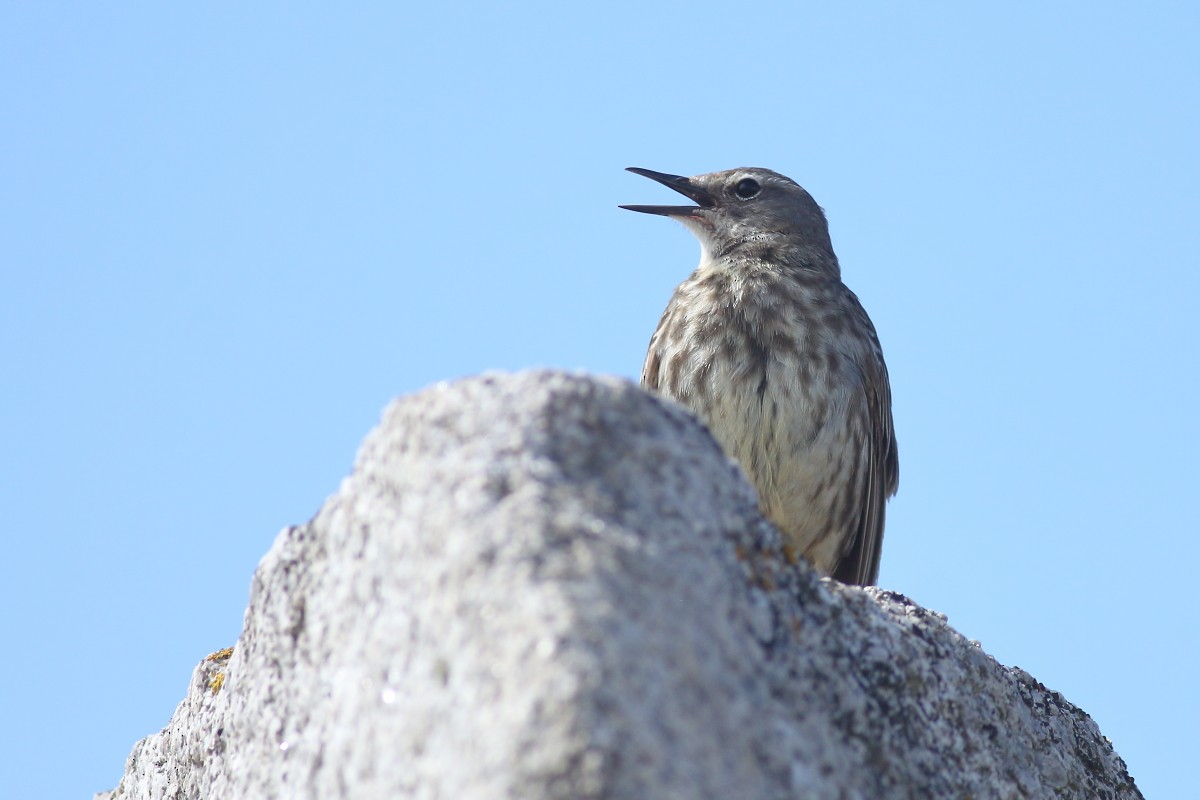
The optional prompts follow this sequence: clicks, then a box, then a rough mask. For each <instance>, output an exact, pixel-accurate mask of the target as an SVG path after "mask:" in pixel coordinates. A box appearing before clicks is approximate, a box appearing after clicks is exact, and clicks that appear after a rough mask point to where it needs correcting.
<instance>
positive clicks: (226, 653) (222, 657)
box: [204, 647, 233, 661]
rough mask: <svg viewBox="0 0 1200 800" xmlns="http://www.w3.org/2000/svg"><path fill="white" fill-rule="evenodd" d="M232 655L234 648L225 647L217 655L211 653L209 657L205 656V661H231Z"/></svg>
mask: <svg viewBox="0 0 1200 800" xmlns="http://www.w3.org/2000/svg"><path fill="white" fill-rule="evenodd" d="M231 655H233V648H232V647H224V648H221V649H220V650H218V651H217V652H215V653H209V654H208V655H207V656H205V658H204V660H205V661H226V660H228V659H229V657H230V656H231Z"/></svg>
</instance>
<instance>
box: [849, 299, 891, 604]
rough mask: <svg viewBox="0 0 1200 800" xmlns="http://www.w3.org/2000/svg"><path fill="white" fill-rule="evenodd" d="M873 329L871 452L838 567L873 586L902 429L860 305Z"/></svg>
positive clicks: (868, 377)
mask: <svg viewBox="0 0 1200 800" xmlns="http://www.w3.org/2000/svg"><path fill="white" fill-rule="evenodd" d="M857 310H858V311H859V312H860V313H861V316H862V319H863V320H864V321H865V323H866V325H867V327H868V329H869V330H870V331H871V339H872V344H873V345H874V348H873V356H874V357H873V358H870V359H868V362H869V363H867V364H865V365H862V368H863V378H864V380H865V384H866V389H867V391H866V409H865V411H866V413H865V415H864V417H865V423H866V424H865V426H864V427H865V430H864V434H865V435H866V440H867V447H866V453H865V459H866V464H865V466H866V468H867V474H866V479H865V480H864V481H863V482H862V487H861V490H860V491H861V494H860V495H859V497H858V508H859V515H858V524H857V530H855V531H854V535H853V536H852V537H851V540H850V542H848V549H847V551H846V553H845V555H843V556H842V558H841V560H840V561H838V564H837V566H836V567H835V568H834V570H833V577H835V578H837V579H838V580H839V581H842V582H843V583H851V584H858V585H861V586H870V585H872V584H874V583H875V581H876V579H877V578H878V577H879V556H880V554H881V553H882V552H883V518H884V506H885V505H886V504H887V499H888V498H889V497H891V496H892V495H894V494H895V493H896V489H897V487H898V486H899V483H900V461H899V458H898V456H897V452H896V435H895V431H894V430H893V428H892V390H891V385H890V383H889V382H888V373H887V365H886V364H884V362H883V351H882V350H881V348H880V347H879V340H878V338H877V337H876V336H875V329H874V327H873V326H871V323H870V321H869V320H868V319H867V315H866V312H865V311H862V308H861V306H860V307H859V308H858V309H857Z"/></svg>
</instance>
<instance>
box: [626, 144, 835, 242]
mask: <svg viewBox="0 0 1200 800" xmlns="http://www.w3.org/2000/svg"><path fill="white" fill-rule="evenodd" d="M628 169H629V171H630V172H633V173H636V174H638V175H642V176H645V177H647V178H650V179H651V180H654V181H658V182H659V183H661V184H663V185H664V186H667V187H670V188H671V189H674V190H675V191H677V192H679V193H680V194H682V195H683V196H685V197H687V198H689V199H690V200H692V201H693V202H694V203H695V204H696V205H694V206H641V205H637V206H621V208H627V209H629V210H630V211H640V212H642V213H645V214H659V215H661V216H664V217H671V218H673V219H677V220H679V221H680V222H682V223H683V224H684V225H686V226H687V227H688V229H690V230H691V231H692V233H694V234H695V235H696V238H697V239H699V240H700V246H701V247H702V248H703V249H704V251H705V253H706V255H707V257H708V258H714V259H715V258H721V257H724V256H731V255H736V254H737V253H738V252H739V251H741V252H744V253H745V254H747V255H753V254H755V253H761V252H763V251H767V252H770V253H772V254H773V256H774V257H775V258H790V257H793V256H794V257H797V258H799V259H801V260H804V261H809V260H812V259H814V258H815V259H817V260H826V259H834V261H833V263H834V264H836V259H835V258H834V255H833V245H832V244H831V243H830V241H829V226H828V224H827V223H826V221H825V213H824V212H823V211H821V207H820V206H818V205H817V203H816V201H814V200H813V199H812V196H811V195H810V194H809V193H808V192H806V191H804V188H803V187H801V186H800V185H799V184H798V183H796V182H795V181H793V180H792V179H791V178H788V177H785V176H783V175H780V174H779V173H778V172H773V171H771V170H769V169H763V168H761V167H739V168H737V169H729V170H725V171H723V172H710V173H708V174H707V175H696V176H695V177H692V178H684V177H682V176H679V175H668V174H666V173H663V172H655V171H653V170H649V169H642V168H640V167H629V168H628Z"/></svg>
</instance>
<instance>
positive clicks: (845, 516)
mask: <svg viewBox="0 0 1200 800" xmlns="http://www.w3.org/2000/svg"><path fill="white" fill-rule="evenodd" d="M632 171H634V172H637V173H638V174H642V175H645V176H647V177H650V178H653V179H654V180H657V181H659V182H660V183H663V184H665V185H667V186H670V187H671V188H673V189H675V190H676V191H679V192H680V193H682V194H684V195H686V196H688V197H690V198H691V199H692V200H694V201H696V203H697V205H696V206H626V208H630V209H632V210H635V211H643V212H647V213H654V214H661V215H664V216H670V217H673V218H675V219H679V220H680V221H681V222H683V223H684V224H685V225H687V227H688V228H689V229H691V230H692V231H693V232H694V233H695V234H696V236H697V238H698V239H699V240H700V243H701V259H700V265H699V266H698V267H697V268H696V270H695V272H693V273H692V274H691V276H690V277H688V278H687V280H685V281H684V282H683V283H681V284H680V285H679V287H678V288H677V289H676V290H675V294H674V296H673V297H672V298H671V300H670V302H669V303H668V305H667V308H666V311H664V313H663V316H662V319H661V320H660V321H659V324H658V328H657V330H655V332H654V336H653V337H652V338H651V340H650V348H649V351H648V353H647V354H646V362H645V365H644V367H643V370H642V385H643V386H645V387H646V388H647V389H651V390H653V391H655V392H658V393H659V394H661V395H663V396H665V397H669V398H671V399H673V400H675V401H677V402H680V403H682V404H683V405H685V406H688V407H689V408H691V409H692V411H693V412H695V413H696V415H697V416H698V417H700V418H701V419H702V420H703V421H704V422H705V423H706V424H707V425H708V427H709V429H710V430H711V431H712V433H713V435H714V436H715V437H716V439H717V441H718V442H720V443H721V445H722V447H723V448H724V449H725V450H726V452H728V453H729V454H730V455H731V456H732V457H733V458H735V459H736V460H737V461H738V462H739V463H740V464H741V466H742V468H743V470H744V471H745V472H746V474H747V476H748V477H749V478H750V481H751V482H752V483H753V484H754V486H755V488H756V489H757V491H758V495H759V499H760V502H761V504H762V508H763V511H764V513H765V514H766V515H767V517H768V518H770V519H771V520H772V521H773V522H774V523H775V524H776V525H777V526H778V527H779V528H780V529H781V530H782V532H783V533H784V535H785V537H786V538H787V541H788V543H789V544H790V545H791V546H792V547H793V548H795V550H797V551H798V552H799V553H801V554H802V555H803V556H804V557H805V558H806V559H808V561H809V562H810V563H812V565H813V566H814V567H815V568H816V569H817V570H818V571H819V572H821V573H822V574H825V575H832V576H833V577H835V578H838V579H839V580H842V581H845V582H847V583H855V584H871V583H874V582H875V580H876V578H877V576H878V573H879V557H880V552H881V545H882V541H883V527H884V505H885V503H886V501H887V498H888V497H890V496H891V495H893V494H895V492H896V487H897V483H898V477H899V467H898V461H897V455H896V444H895V437H894V435H893V430H892V414H891V390H890V387H889V383H888V374H887V367H886V366H885V364H884V361H883V353H882V350H881V349H880V346H879V340H878V337H877V336H876V334H875V329H874V326H873V325H872V324H871V320H870V318H869V317H868V316H867V313H866V311H864V310H863V308H862V305H861V304H860V303H859V302H858V298H857V297H855V296H854V293H853V292H851V291H850V290H849V289H848V288H846V286H845V285H844V284H843V283H842V282H841V274H840V268H839V266H838V262H837V257H836V256H835V255H834V252H833V247H832V245H831V243H830V241H829V233H828V226H827V224H826V222H825V216H824V214H823V213H822V211H821V209H820V207H819V206H817V204H816V203H815V202H814V201H813V199H812V198H811V197H810V196H809V194H808V193H807V192H806V191H804V189H803V188H801V187H800V186H799V185H797V184H796V183H795V182H793V181H792V180H790V179H788V178H786V177H784V176H782V175H779V174H778V173H775V172H772V171H770V170H765V169H758V168H741V169H735V170H728V171H725V172H717V173H712V174H709V175H700V176H697V177H694V178H682V177H679V176H674V175H664V174H661V173H655V172H651V171H649V170H641V169H633V170H632Z"/></svg>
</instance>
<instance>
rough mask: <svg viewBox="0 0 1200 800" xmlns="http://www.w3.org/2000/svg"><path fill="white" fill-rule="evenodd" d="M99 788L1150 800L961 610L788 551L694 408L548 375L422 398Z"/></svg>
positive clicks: (396, 417)
mask: <svg viewBox="0 0 1200 800" xmlns="http://www.w3.org/2000/svg"><path fill="white" fill-rule="evenodd" d="M214 687H218V688H216V690H215V691H214ZM98 797H103V798H154V799H155V800H157V799H158V798H179V799H182V798H188V799H191V798H196V799H197V800H199V799H200V798H203V799H204V800H219V799H220V798H237V799H238V800H249V799H252V798H313V799H314V800H315V799H316V798H322V800H329V799H331V798H397V797H403V798H430V799H432V798H445V799H446V800H451V799H453V800H464V799H465V800H470V799H472V798H479V799H480V800H484V799H487V800H493V799H494V798H520V799H521V800H542V799H543V798H563V799H564V800H565V799H566V798H572V799H575V798H628V799H629V800H656V799H657V798H680V800H683V799H684V798H686V799H687V800H697V799H698V798H721V800H729V799H730V798H736V799H737V800H755V799H756V798H763V800H766V799H767V798H770V799H771V800H777V799H778V798H830V799H831V800H832V799H833V798H839V799H840V800H848V799H852V798H862V800H884V799H886V798H956V799H961V798H973V799H974V800H984V799H985V798H1043V797H1044V798H1081V800H1082V799H1083V798H1088V799H1089V800H1091V799H1092V798H1136V797H1141V794H1140V793H1139V792H1138V790H1137V789H1136V788H1135V786H1134V783H1133V780H1132V779H1131V778H1130V777H1129V775H1128V773H1127V772H1126V769H1125V765H1124V764H1123V763H1122V761H1121V759H1120V758H1118V757H1117V755H1116V754H1115V753H1114V752H1113V749H1112V746H1111V744H1110V743H1109V742H1108V740H1107V739H1105V738H1104V737H1103V736H1102V735H1101V733H1100V731H1099V730H1097V728H1096V725H1095V723H1093V722H1092V720H1091V719H1089V718H1088V716H1087V715H1086V714H1085V713H1083V712H1082V711H1080V710H1079V709H1077V708H1075V707H1074V706H1072V705H1071V704H1070V703H1068V702H1067V701H1066V700H1064V699H1063V698H1062V696H1061V695H1059V694H1058V693H1056V692H1053V691H1050V690H1048V689H1046V688H1045V687H1044V686H1042V685H1041V684H1039V683H1038V682H1037V681H1036V680H1034V679H1033V678H1031V677H1030V676H1029V675H1027V674H1025V673H1024V672H1022V671H1020V670H1015V669H1007V668H1005V667H1003V666H1001V665H1000V664H997V663H996V662H995V661H994V660H993V659H992V658H990V657H989V656H988V655H987V654H986V653H984V652H983V651H982V650H981V649H979V647H978V646H977V645H975V644H973V643H972V642H969V641H967V640H966V639H964V638H963V637H962V636H960V635H959V634H958V633H956V632H955V631H954V630H953V629H951V628H950V627H949V626H948V625H947V624H946V622H945V619H944V618H943V617H941V616H939V615H937V614H935V613H932V612H929V611H926V610H924V609H922V608H919V607H918V606H916V605H914V604H913V603H912V602H910V601H909V600H907V599H906V598H904V597H903V596H901V595H898V594H895V593H893V592H888V591H882V590H876V589H859V588H848V587H845V586H841V585H839V584H836V583H832V582H830V581H824V580H820V579H818V578H817V577H816V576H815V575H814V574H813V573H812V572H811V570H809V569H808V568H807V567H806V566H804V565H802V564H801V565H793V564H790V563H788V561H787V558H786V557H785V554H784V551H783V549H782V547H781V542H780V539H779V535H778V534H777V532H776V531H775V530H774V529H773V528H771V526H770V525H769V524H768V523H766V522H765V521H764V520H763V519H762V518H761V516H760V515H759V513H758V511H757V509H756V503H755V498H754V495H753V492H752V490H751V489H750V487H749V485H748V484H747V483H746V481H745V480H744V478H743V477H742V476H741V473H740V472H739V471H738V469H737V468H736V467H735V466H734V465H733V464H732V463H731V462H729V461H728V460H727V459H725V458H724V457H723V456H722V454H721V452H720V450H719V449H718V447H717V445H716V444H715V443H714V442H713V440H712V439H711V438H710V437H709V436H708V434H707V433H706V432H705V431H704V429H703V428H702V427H701V426H700V425H699V423H697V422H696V421H695V420H694V419H693V418H692V417H691V416H690V415H688V414H687V413H686V412H684V411H683V410H682V409H680V408H678V407H675V406H672V405H669V404H667V403H664V402H661V401H659V400H656V399H654V398H651V397H649V396H648V395H646V394H644V393H643V392H641V391H640V390H638V389H637V388H636V387H635V386H633V385H632V384H629V383H628V382H625V381H620V380H614V379H605V378H595V377H589V376H584V375H571V374H564V373H558V372H530V373H522V374H518V375H492V376H484V377H479V378H471V379H467V380H462V381H459V382H456V383H453V384H448V385H440V386H437V387H435V388H432V389H429V390H427V391H424V392H421V393H419V394H416V395H413V396H410V397H406V398H402V399H401V400H399V401H397V402H396V403H394V404H393V405H392V406H391V407H390V408H389V409H388V410H387V412H386V414H385V416H384V419H383V422H382V424H381V425H380V426H379V428H378V429H376V430H375V431H374V432H373V433H372V434H371V435H370V436H369V437H368V439H367V440H366V442H365V443H364V444H363V447H362V450H361V452H360V454H359V457H358V460H357V465H356V467H355V469H354V472H353V474H352V475H351V476H350V477H349V478H347V479H346V480H345V481H344V482H343V484H342V486H341V489H340V490H339V492H338V493H337V494H336V495H335V496H334V497H333V498H331V499H330V500H329V502H328V503H327V504H326V505H325V507H324V508H323V509H322V510H321V511H320V513H319V514H318V515H317V516H316V518H314V519H313V520H312V521H311V522H309V523H308V524H307V525H303V526H300V527H295V528H290V529H288V530H285V531H284V532H283V533H281V534H280V536H279V538H278V539H277V541H276V542H275V544H274V546H273V547H272V548H271V550H270V552H268V553H267V555H266V556H265V557H264V559H263V561H262V563H261V565H260V566H259V568H258V570H257V572H256V574H255V576H254V582H253V587H252V590H251V597H250V605H249V608H248V609H247V611H246V619H245V628H244V630H243V633H242V635H241V638H240V639H239V640H238V642H237V645H236V647H235V649H234V652H233V655H232V657H217V658H213V659H211V660H206V661H204V662H202V663H201V665H200V666H199V667H198V668H197V670H196V673H195V675H194V679H193V681H192V685H191V688H190V691H189V692H188V695H187V697H186V699H185V700H184V702H183V703H182V704H181V705H180V707H179V709H178V710H177V711H176V713H175V716H174V717H173V718H172V719H171V721H170V723H169V724H168V726H167V728H166V729H165V730H163V731H162V732H161V733H158V734H155V735H153V736H150V737H149V738H147V739H145V740H143V741H142V742H140V743H139V744H138V745H137V746H136V747H135V748H134V750H133V753H132V754H131V755H130V757H129V761H128V764H127V771H126V773H125V776H124V777H123V778H122V779H121V782H120V785H119V786H118V787H117V789H115V790H114V791H112V792H107V793H103V794H101V795H98Z"/></svg>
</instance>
